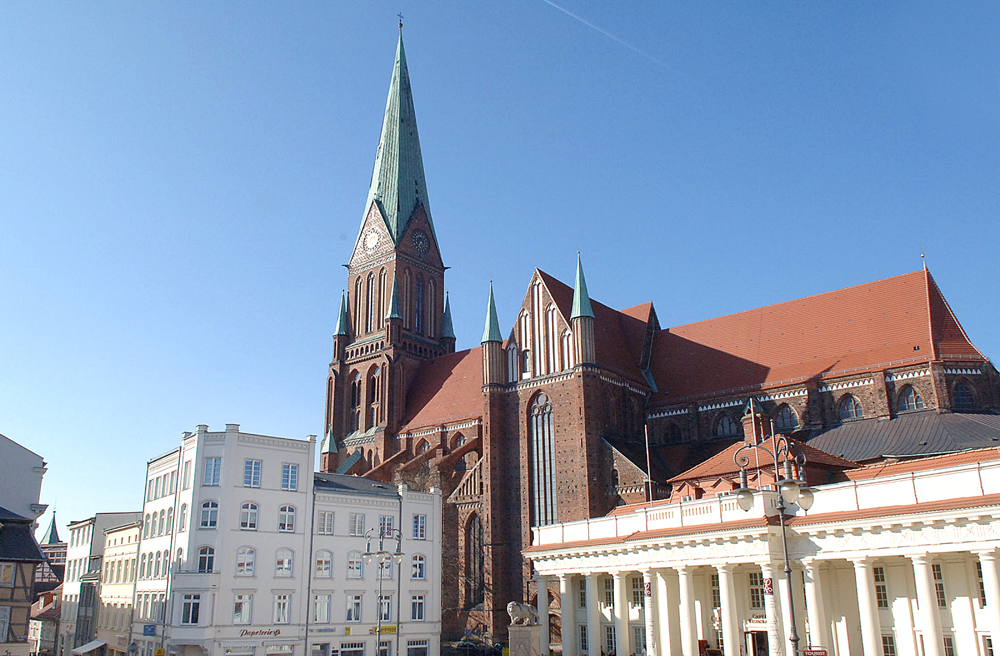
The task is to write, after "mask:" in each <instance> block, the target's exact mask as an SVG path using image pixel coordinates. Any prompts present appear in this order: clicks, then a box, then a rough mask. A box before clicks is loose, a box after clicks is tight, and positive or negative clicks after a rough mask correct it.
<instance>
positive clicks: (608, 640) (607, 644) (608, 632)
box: [604, 625, 617, 654]
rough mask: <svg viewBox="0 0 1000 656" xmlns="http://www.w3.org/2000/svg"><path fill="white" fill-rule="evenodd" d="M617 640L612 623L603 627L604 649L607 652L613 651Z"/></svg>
mask: <svg viewBox="0 0 1000 656" xmlns="http://www.w3.org/2000/svg"><path fill="white" fill-rule="evenodd" d="M616 642H617V637H616V635H615V627H614V625H611V626H606V627H604V649H605V651H607V652H608V653H609V654H610V653H612V652H614V651H615V643H616Z"/></svg>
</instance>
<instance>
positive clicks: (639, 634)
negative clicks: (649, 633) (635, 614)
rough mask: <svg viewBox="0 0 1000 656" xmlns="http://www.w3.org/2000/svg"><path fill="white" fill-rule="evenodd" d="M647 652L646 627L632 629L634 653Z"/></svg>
mask: <svg viewBox="0 0 1000 656" xmlns="http://www.w3.org/2000/svg"><path fill="white" fill-rule="evenodd" d="M644 651H646V627H644V626H633V627H632V653H633V654H638V653H641V652H644Z"/></svg>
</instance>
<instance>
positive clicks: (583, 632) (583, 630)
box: [580, 624, 587, 651]
mask: <svg viewBox="0 0 1000 656" xmlns="http://www.w3.org/2000/svg"><path fill="white" fill-rule="evenodd" d="M580 651H587V625H586V624H581V625H580Z"/></svg>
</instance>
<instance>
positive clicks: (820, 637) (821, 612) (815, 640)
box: [799, 558, 833, 652]
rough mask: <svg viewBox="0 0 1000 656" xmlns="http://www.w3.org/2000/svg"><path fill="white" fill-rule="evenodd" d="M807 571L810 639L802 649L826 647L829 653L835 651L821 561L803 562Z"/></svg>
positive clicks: (802, 645) (813, 559) (809, 559)
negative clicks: (824, 594) (824, 598)
mask: <svg viewBox="0 0 1000 656" xmlns="http://www.w3.org/2000/svg"><path fill="white" fill-rule="evenodd" d="M802 567H803V568H804V570H805V585H806V612H807V613H808V617H809V639H808V640H807V641H805V642H800V643H799V645H800V646H801V647H803V648H804V647H825V648H826V650H827V652H830V651H831V650H832V649H833V645H832V644H830V626H829V622H828V621H827V619H826V608H825V607H824V605H823V588H822V587H821V586H820V580H819V577H820V573H819V561H818V560H816V559H815V558H808V559H806V560H803V561H802Z"/></svg>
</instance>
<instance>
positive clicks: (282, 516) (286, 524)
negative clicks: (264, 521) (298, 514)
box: [278, 506, 295, 533]
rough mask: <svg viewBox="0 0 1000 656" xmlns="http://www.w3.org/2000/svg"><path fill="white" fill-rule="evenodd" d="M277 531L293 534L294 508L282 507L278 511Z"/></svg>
mask: <svg viewBox="0 0 1000 656" xmlns="http://www.w3.org/2000/svg"><path fill="white" fill-rule="evenodd" d="M278 530H279V531H281V532H283V533H294V532H295V507H294V506H282V507H281V508H279V509H278Z"/></svg>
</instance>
